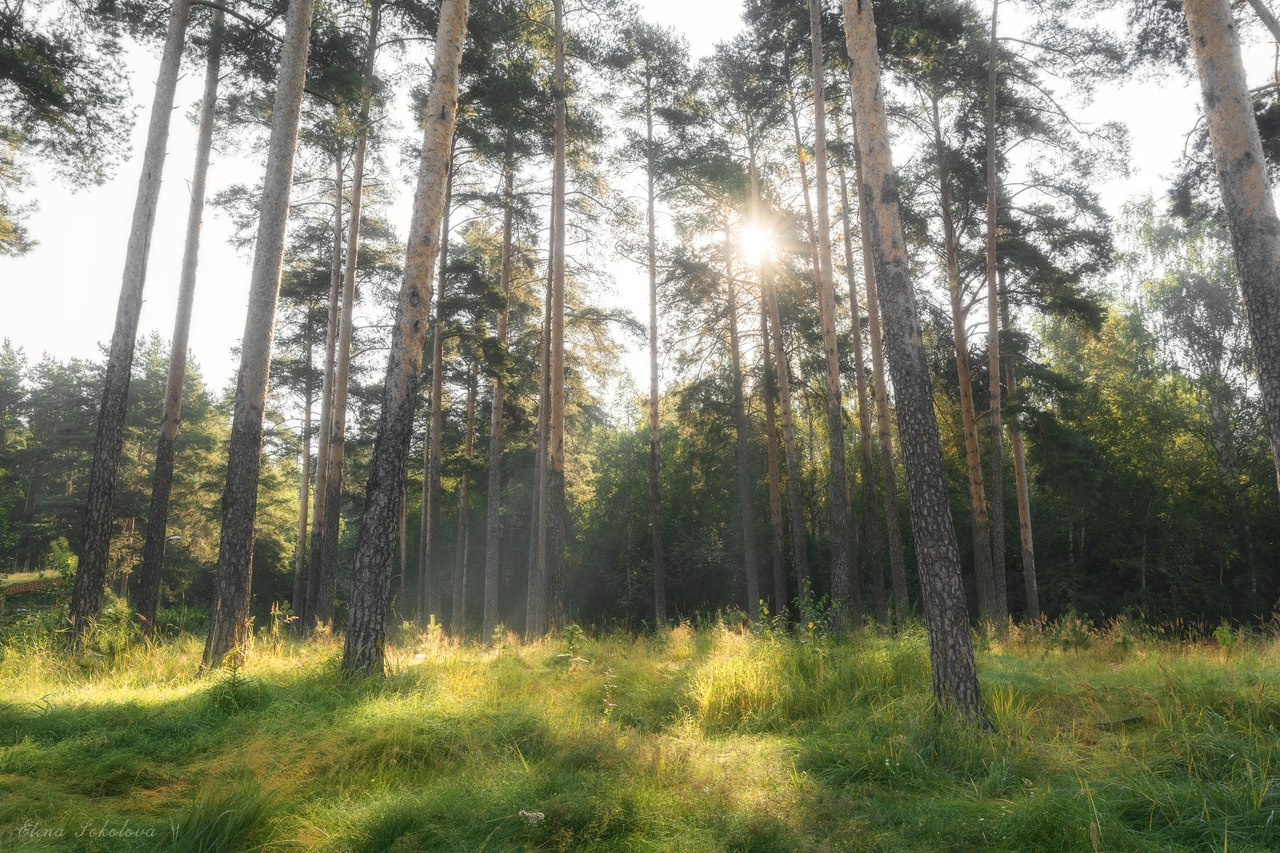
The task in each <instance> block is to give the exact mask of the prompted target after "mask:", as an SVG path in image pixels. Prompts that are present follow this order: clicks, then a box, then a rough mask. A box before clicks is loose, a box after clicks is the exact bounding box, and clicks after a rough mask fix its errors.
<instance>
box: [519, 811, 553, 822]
mask: <svg viewBox="0 0 1280 853" xmlns="http://www.w3.org/2000/svg"><path fill="white" fill-rule="evenodd" d="M520 817H522V818H524V819H525V821H527V822H528V824H529V825H530V826H535V825H537V824H539V823H542V822H543V821H544V820H546V819H547V816H546V815H544V814H543V813H542V812H527V811H525V810H524V809H521V810H520Z"/></svg>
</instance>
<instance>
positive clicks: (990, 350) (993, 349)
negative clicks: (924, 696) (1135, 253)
mask: <svg viewBox="0 0 1280 853" xmlns="http://www.w3.org/2000/svg"><path fill="white" fill-rule="evenodd" d="M999 11H1000V0H991V61H990V63H989V67H988V69H987V127H986V133H987V369H988V373H989V376H990V382H989V384H990V386H991V419H990V421H989V423H988V424H987V426H988V427H989V429H990V431H991V477H990V478H989V479H988V481H987V482H988V485H989V488H990V490H991V577H992V581H993V583H994V586H992V589H991V593H992V596H991V616H992V618H993V619H995V621H996V624H997V625H1004V624H1005V623H1006V622H1008V621H1009V581H1008V578H1007V576H1006V573H1005V550H1004V426H1003V424H1002V421H1003V418H1002V417H1001V410H1000V376H1001V370H1000V313H999V312H1000V300H999V288H998V280H997V275H996V260H997V259H996V238H997V227H996V226H997V223H996V197H997V193H998V191H999V188H1000V176H999V175H998V174H997V172H996V168H997V163H996V76H997V75H996V70H997V69H996V62H997V56H998V50H999V42H998V41H997V40H996V23H997V21H998V15H999Z"/></svg>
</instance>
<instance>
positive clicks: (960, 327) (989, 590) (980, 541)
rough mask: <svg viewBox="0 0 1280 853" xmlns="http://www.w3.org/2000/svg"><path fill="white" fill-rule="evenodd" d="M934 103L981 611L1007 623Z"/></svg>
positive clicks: (948, 181)
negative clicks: (999, 604)
mask: <svg viewBox="0 0 1280 853" xmlns="http://www.w3.org/2000/svg"><path fill="white" fill-rule="evenodd" d="M932 107H933V141H934V154H935V156H936V157H937V161H938V192H939V196H940V198H941V213H942V245H943V252H944V255H945V258H946V268H947V290H948V292H949V293H950V294H951V332H952V335H953V336H954V337H955V352H956V376H957V379H958V385H959V391H960V420H961V423H962V425H963V434H964V458H965V474H966V475H967V478H968V482H969V516H970V519H971V520H972V522H973V566H974V575H975V576H976V579H977V582H978V612H980V613H981V614H982V615H983V616H986V617H988V618H991V619H994V620H996V621H997V622H999V623H1001V624H1003V622H1004V620H1003V619H1001V618H1000V616H999V614H998V612H997V609H996V594H995V570H994V569H993V568H992V556H991V533H990V527H989V524H990V520H989V518H988V516H987V496H986V487H985V484H984V482H983V476H982V457H981V455H980V453H979V450H978V418H977V414H976V412H975V411H974V403H973V377H972V374H971V372H970V368H969V337H968V333H967V331H966V327H967V324H968V315H967V314H966V313H965V308H964V303H963V297H962V296H961V293H960V260H959V251H958V248H957V246H956V228H955V221H954V220H953V219H952V214H951V175H950V173H949V172H948V170H947V161H946V152H945V151H944V149H943V147H942V131H941V129H940V127H939V123H938V102H937V101H936V100H935V101H934V102H933V104H932Z"/></svg>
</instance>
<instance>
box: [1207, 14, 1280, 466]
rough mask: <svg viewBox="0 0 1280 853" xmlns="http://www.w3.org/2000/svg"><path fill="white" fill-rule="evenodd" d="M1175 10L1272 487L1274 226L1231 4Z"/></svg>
mask: <svg viewBox="0 0 1280 853" xmlns="http://www.w3.org/2000/svg"><path fill="white" fill-rule="evenodd" d="M1183 9H1184V11H1185V12H1186V15H1187V29H1188V30H1189V32H1190V33H1191V48H1192V53H1193V54H1194V56H1195V60H1196V72H1197V74H1198V75H1199V77H1200V90H1201V91H1202V92H1203V93H1204V102H1205V114H1206V115H1207V117H1208V121H1209V138H1210V140H1212V142H1213V153H1214V160H1215V162H1216V163H1217V167H1218V183H1219V185H1220V186H1221V188H1222V204H1223V207H1224V208H1225V209H1226V212H1227V223H1228V225H1229V226H1230V228H1231V242H1232V244H1233V246H1234V248H1235V256H1236V268H1237V269H1238V270H1239V273H1240V292H1241V295H1242V296H1243V298H1244V305H1245V315H1246V317H1247V319H1248V322H1249V334H1250V337H1251V338H1252V340H1253V355H1254V359H1255V360H1256V362H1257V365H1258V387H1259V389H1260V390H1261V392H1262V407H1263V409H1264V410H1265V411H1266V414H1267V425H1268V427H1269V436H1270V439H1271V455H1272V457H1273V458H1274V460H1275V463H1276V476H1277V485H1280V221H1278V220H1277V219H1276V208H1275V201H1274V200H1273V198H1272V196H1271V181H1270V180H1269V178H1268V176H1267V165H1266V161H1265V160H1264V159H1263V154H1262V139H1261V137H1260V136H1259V134H1258V124H1257V120H1256V118H1255V117H1254V113H1253V101H1252V99H1251V97H1250V95H1249V88H1248V86H1247V84H1246V83H1245V75H1244V63H1243V60H1242V59H1241V56H1240V38H1239V35H1238V33H1237V32H1236V28H1235V23H1234V21H1233V20H1232V17H1231V5H1230V4H1229V3H1228V2H1227V0H1186V2H1184V3H1183Z"/></svg>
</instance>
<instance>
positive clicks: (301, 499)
mask: <svg viewBox="0 0 1280 853" xmlns="http://www.w3.org/2000/svg"><path fill="white" fill-rule="evenodd" d="M308 326H309V327H310V321H308ZM312 347H313V342H312V340H311V337H310V334H308V337H307V377H306V380H305V381H304V382H303V386H302V436H301V439H302V442H301V445H302V446H301V447H300V448H299V449H298V544H297V545H296V546H295V547H294V555H293V595H292V596H291V597H290V598H289V601H290V602H292V604H293V612H294V614H295V615H296V614H298V613H301V612H302V611H303V610H304V609H305V608H306V605H305V604H304V603H303V597H304V596H305V595H306V589H307V522H308V520H309V519H308V514H307V513H308V510H309V509H310V508H311V398H312V396H313V395H314V394H315V387H314V384H315V383H314V382H313V381H312V378H311V369H312V365H311V350H312Z"/></svg>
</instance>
